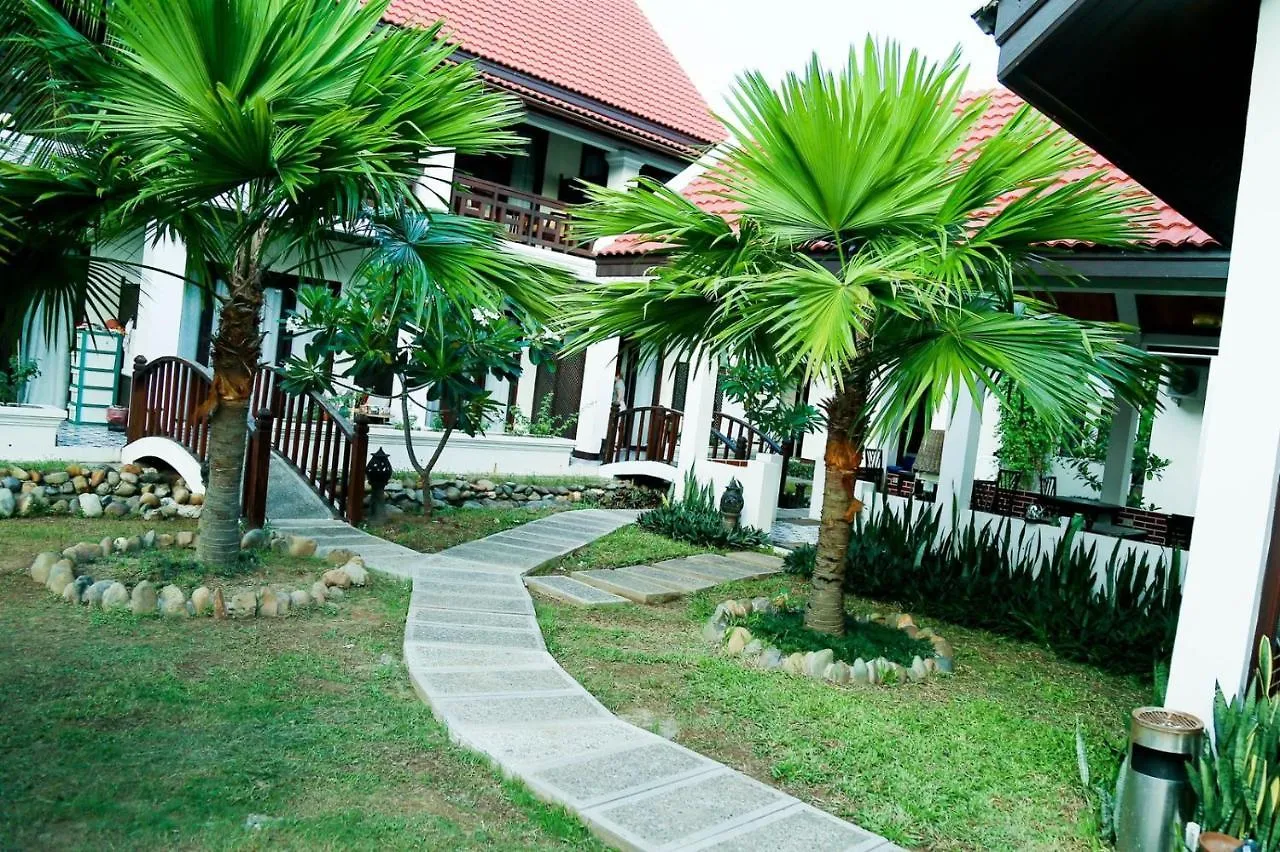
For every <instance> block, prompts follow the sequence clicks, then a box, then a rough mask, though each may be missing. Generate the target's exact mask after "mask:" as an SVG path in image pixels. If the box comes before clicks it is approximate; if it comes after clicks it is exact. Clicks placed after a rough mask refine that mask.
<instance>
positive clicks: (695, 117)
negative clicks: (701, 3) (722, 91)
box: [385, 0, 725, 146]
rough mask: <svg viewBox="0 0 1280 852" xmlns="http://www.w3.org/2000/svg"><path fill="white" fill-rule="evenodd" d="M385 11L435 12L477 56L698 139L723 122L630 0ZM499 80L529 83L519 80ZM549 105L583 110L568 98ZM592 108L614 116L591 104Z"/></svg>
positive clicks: (548, 0)
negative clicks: (714, 114) (718, 118)
mask: <svg viewBox="0 0 1280 852" xmlns="http://www.w3.org/2000/svg"><path fill="white" fill-rule="evenodd" d="M385 18H386V20H387V21H388V22H389V23H392V24H397V25H402V26H403V25H427V24H431V23H434V22H435V21H437V20H440V19H443V20H444V22H445V29H446V32H447V33H448V36H449V38H451V39H452V40H454V41H456V42H457V43H458V44H459V46H460V47H461V48H462V49H463V50H465V51H467V52H468V53H472V54H475V55H476V56H479V57H480V58H482V59H485V60H488V61H490V62H493V63H496V64H498V65H502V66H505V67H507V68H510V69H513V70H515V71H519V72H522V73H524V74H528V75H531V76H533V77H537V78H539V79H541V80H544V81H546V82H549V83H552V84H554V85H556V86H559V87H562V88H564V89H567V90H569V91H572V92H575V93H577V94H580V95H585V96H586V97H588V98H591V99H592V100H595V101H598V102H600V103H602V104H606V105H608V106H611V107H614V108H616V109H620V110H623V111H625V112H628V113H631V114H633V115H636V116H639V117H640V118H644V119H647V120H649V121H651V122H654V123H656V124H660V125H662V126H664V127H668V128H671V129H673V130H675V131H677V132H678V133H680V134H683V135H685V136H690V137H693V138H694V139H695V140H698V141H699V142H702V143H711V142H718V141H720V140H722V139H724V138H725V132H724V128H723V127H722V126H721V125H720V123H719V122H718V121H716V120H715V118H713V117H712V115H711V111H710V110H709V109H708V107H707V104H706V102H705V101H704V100H703V99H702V96H701V95H700V94H699V93H698V90H697V88H695V87H694V85H693V83H692V81H690V79H689V76H688V75H687V74H686V73H685V71H684V69H683V68H681V67H680V63H679V62H677V61H676V58H675V57H674V56H673V55H672V54H671V51H670V50H669V49H668V48H667V45H666V43H665V42H663V40H662V38H661V37H660V36H659V35H658V33H657V31H656V30H654V28H653V25H652V24H650V23H649V19H648V18H647V17H645V14H644V12H642V11H641V10H640V8H639V6H637V5H636V3H635V1H634V0H591V2H585V0H538V2H529V0H392V3H391V6H390V7H389V8H388V9H387V13H386V16H385ZM498 82H499V83H500V84H501V85H508V84H507V82H506V81H498ZM508 87H509V88H516V89H524V90H523V91H522V92H521V93H522V94H525V95H526V96H527V95H528V93H529V90H528V89H527V88H524V87H519V86H518V85H515V86H512V85H508ZM543 99H544V100H545V99H546V98H545V96H544V98H543ZM553 100H554V99H553ZM556 105H557V106H562V107H573V108H574V109H575V110H576V111H578V112H584V110H583V108H582V107H580V106H576V107H575V106H573V105H570V104H568V103H567V102H560V103H558V104H556ZM586 112H589V111H586ZM591 117H593V118H597V119H602V118H603V119H605V123H608V124H612V125H621V122H618V121H617V120H616V119H608V118H606V117H604V116H600V115H598V114H597V115H592V116H591ZM622 127H623V128H625V129H630V130H632V131H633V132H634V131H635V128H626V127H625V125H622ZM642 135H650V136H652V135H653V134H643V133H642ZM667 144H668V146H670V143H669V142H668V143H667Z"/></svg>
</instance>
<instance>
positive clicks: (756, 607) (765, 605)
mask: <svg viewBox="0 0 1280 852" xmlns="http://www.w3.org/2000/svg"><path fill="white" fill-rule="evenodd" d="M777 609H778V608H777V607H775V606H774V605H773V602H772V601H771V600H769V599H768V598H752V599H751V611H752V612H763V613H772V612H776V611H777Z"/></svg>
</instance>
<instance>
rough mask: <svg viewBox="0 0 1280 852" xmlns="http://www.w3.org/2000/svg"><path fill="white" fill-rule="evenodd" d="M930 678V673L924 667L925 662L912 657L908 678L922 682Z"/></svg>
mask: <svg viewBox="0 0 1280 852" xmlns="http://www.w3.org/2000/svg"><path fill="white" fill-rule="evenodd" d="M928 676H929V672H928V671H927V670H926V669H925V667H924V660H922V659H920V658H919V657H918V656H917V657H912V659H911V667H910V668H908V669H907V677H909V678H910V679H911V680H913V681H921V680H924V679H925V678H926V677H928Z"/></svg>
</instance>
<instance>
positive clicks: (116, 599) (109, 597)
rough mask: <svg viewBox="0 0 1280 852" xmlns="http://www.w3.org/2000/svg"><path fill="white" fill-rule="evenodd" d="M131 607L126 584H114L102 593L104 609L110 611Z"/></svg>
mask: <svg viewBox="0 0 1280 852" xmlns="http://www.w3.org/2000/svg"><path fill="white" fill-rule="evenodd" d="M128 605H129V590H128V589H127V588H125V585H124V583H112V584H111V585H110V586H108V587H107V590H106V591H105V592H103V593H102V608H103V609H105V610H108V611H111V610H119V609H124V608H125V607H127V606H128Z"/></svg>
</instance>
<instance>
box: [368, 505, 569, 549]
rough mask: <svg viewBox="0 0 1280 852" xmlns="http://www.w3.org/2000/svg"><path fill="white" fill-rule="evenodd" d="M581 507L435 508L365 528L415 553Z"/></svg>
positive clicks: (481, 536) (472, 538) (460, 542)
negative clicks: (428, 514)
mask: <svg viewBox="0 0 1280 852" xmlns="http://www.w3.org/2000/svg"><path fill="white" fill-rule="evenodd" d="M581 508H584V507H583V506H581V505H578V504H576V503H558V504H556V505H554V506H545V507H539V508H537V509H524V508H520V509H454V508H449V509H436V510H435V511H434V512H432V513H431V517H426V516H424V515H410V514H404V515H398V516H396V517H395V518H394V519H392V520H391V521H389V522H388V523H386V524H384V525H383V526H380V527H369V531H370V532H372V533H374V534H375V535H379V536H381V537H382V538H385V539H388V540H390V541H394V542H395V543H396V544H401V545H404V546H405V547H409V548H412V549H413V550H416V551H418V552H419V553H436V552H438V551H441V550H447V549H448V548H450V547H453V546H454V545H458V544H462V543H463V542H466V541H473V540H474V539H477V538H484V537H485V536H487V535H493V534H494V533H500V532H502V531H503V530H509V529H511V528H512V527H518V526H520V525H521V524H527V523H528V522H529V521H536V520H538V519H539V518H545V517H547V516H549V515H554V514H556V513H558V512H565V511H569V510H571V509H581Z"/></svg>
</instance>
